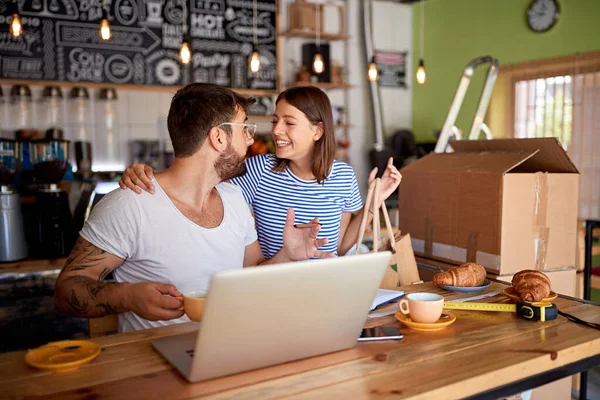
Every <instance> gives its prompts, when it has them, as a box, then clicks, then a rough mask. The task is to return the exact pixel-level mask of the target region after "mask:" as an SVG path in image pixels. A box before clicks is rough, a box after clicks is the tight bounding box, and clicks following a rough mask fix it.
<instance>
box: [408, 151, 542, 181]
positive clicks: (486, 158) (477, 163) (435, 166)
mask: <svg viewBox="0 0 600 400" xmlns="http://www.w3.org/2000/svg"><path fill="white" fill-rule="evenodd" d="M536 153H537V150H535V151H533V152H525V151H524V152H485V151H484V152H477V153H430V154H428V155H426V156H425V157H423V158H421V159H419V160H417V161H415V162H413V163H411V164H409V165H408V166H406V167H404V168H402V172H403V173H405V172H436V173H438V172H439V173H480V174H495V175H502V174H504V173H506V172H508V171H510V170H512V169H513V168H516V167H517V166H519V165H520V164H522V163H524V162H526V161H527V160H528V159H530V158H532V157H534V155H535V154H536Z"/></svg>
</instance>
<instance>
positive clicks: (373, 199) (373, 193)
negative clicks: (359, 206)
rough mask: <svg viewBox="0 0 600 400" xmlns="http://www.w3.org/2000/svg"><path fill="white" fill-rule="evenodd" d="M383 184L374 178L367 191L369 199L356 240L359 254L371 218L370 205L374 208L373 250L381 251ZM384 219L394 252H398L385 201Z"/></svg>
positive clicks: (383, 205)
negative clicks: (381, 192)
mask: <svg viewBox="0 0 600 400" xmlns="http://www.w3.org/2000/svg"><path fill="white" fill-rule="evenodd" d="M380 184H381V179H380V178H377V179H375V180H373V182H371V183H370V184H369V190H368V192H367V199H366V200H365V205H364V212H363V217H362V221H361V223H360V228H359V230H358V239H357V241H356V254H358V249H359V248H360V244H361V243H362V241H363V239H364V235H365V230H366V228H367V220H368V218H369V211H368V210H369V207H372V209H373V251H379V240H380V236H381V228H380V226H379V207H377V204H379V185H380ZM381 208H382V212H383V219H384V220H385V227H386V229H387V231H388V237H389V239H390V245H391V247H392V252H393V253H395V252H396V241H395V237H394V231H393V229H392V223H391V221H390V216H389V214H388V211H387V207H386V206H385V202H383V203H382V204H381Z"/></svg>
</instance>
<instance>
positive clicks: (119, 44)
mask: <svg viewBox="0 0 600 400" xmlns="http://www.w3.org/2000/svg"><path fill="white" fill-rule="evenodd" d="M12 1H13V0H0V78H5V79H31V80H51V81H65V82H96V83H111V84H135V85H183V84H187V83H189V82H211V83H216V84H219V85H222V86H227V87H231V88H246V89H276V87H277V67H276V64H277V63H276V60H277V58H276V46H275V39H276V29H275V26H276V25H275V12H276V4H275V1H276V0H261V1H259V2H258V4H257V10H258V12H257V41H258V44H259V49H260V54H261V64H262V67H261V70H260V71H259V72H258V73H257V74H253V73H251V72H250V71H249V69H248V57H249V55H250V53H251V52H252V42H253V15H252V14H253V1H252V0H185V1H186V4H187V9H188V17H187V24H188V30H189V35H190V39H191V42H190V45H191V50H192V62H191V63H190V64H187V65H184V64H182V63H181V62H180V60H179V47H180V46H181V41H182V36H183V35H182V30H183V29H182V27H183V0H109V2H108V3H109V8H108V10H109V11H108V15H109V21H110V24H111V29H112V38H111V39H110V40H109V41H104V40H102V39H101V38H100V35H99V28H100V19H101V16H102V14H101V10H102V9H101V5H102V4H103V2H102V1H101V0H19V9H20V14H21V18H22V23H23V29H24V33H23V35H21V37H19V38H16V39H15V38H13V37H12V36H11V35H10V34H9V32H8V26H9V22H10V16H9V15H8V13H9V12H10V10H11V8H9V7H10V4H9V3H10V2H12Z"/></svg>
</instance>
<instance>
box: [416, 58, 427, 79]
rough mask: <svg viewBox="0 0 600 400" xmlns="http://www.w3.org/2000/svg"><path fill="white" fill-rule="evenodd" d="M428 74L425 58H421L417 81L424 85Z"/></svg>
mask: <svg viewBox="0 0 600 400" xmlns="http://www.w3.org/2000/svg"><path fill="white" fill-rule="evenodd" d="M426 78H427V76H426V74H425V63H424V62H423V59H421V60H419V68H417V83H418V84H419V85H422V84H424V83H425V80H426Z"/></svg>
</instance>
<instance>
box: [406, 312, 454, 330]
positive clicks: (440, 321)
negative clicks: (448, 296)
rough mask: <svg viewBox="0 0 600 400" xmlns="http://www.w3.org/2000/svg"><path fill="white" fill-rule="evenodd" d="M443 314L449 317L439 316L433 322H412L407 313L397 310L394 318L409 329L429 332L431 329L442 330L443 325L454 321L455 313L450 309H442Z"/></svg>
mask: <svg viewBox="0 0 600 400" xmlns="http://www.w3.org/2000/svg"><path fill="white" fill-rule="evenodd" d="M444 314H447V315H449V316H450V318H440V319H438V320H437V321H436V322H434V323H433V324H425V323H422V322H414V321H413V320H412V319H410V317H409V316H408V315H406V314H402V312H400V311H398V312H397V313H396V319H397V320H398V321H400V322H402V323H403V324H404V325H406V326H407V327H409V328H410V329H414V330H416V331H423V332H431V331H439V330H442V329H444V328H445V327H447V326H448V325H450V324H452V323H453V322H454V321H456V315H454V314H453V313H451V312H450V311H448V310H444Z"/></svg>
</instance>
